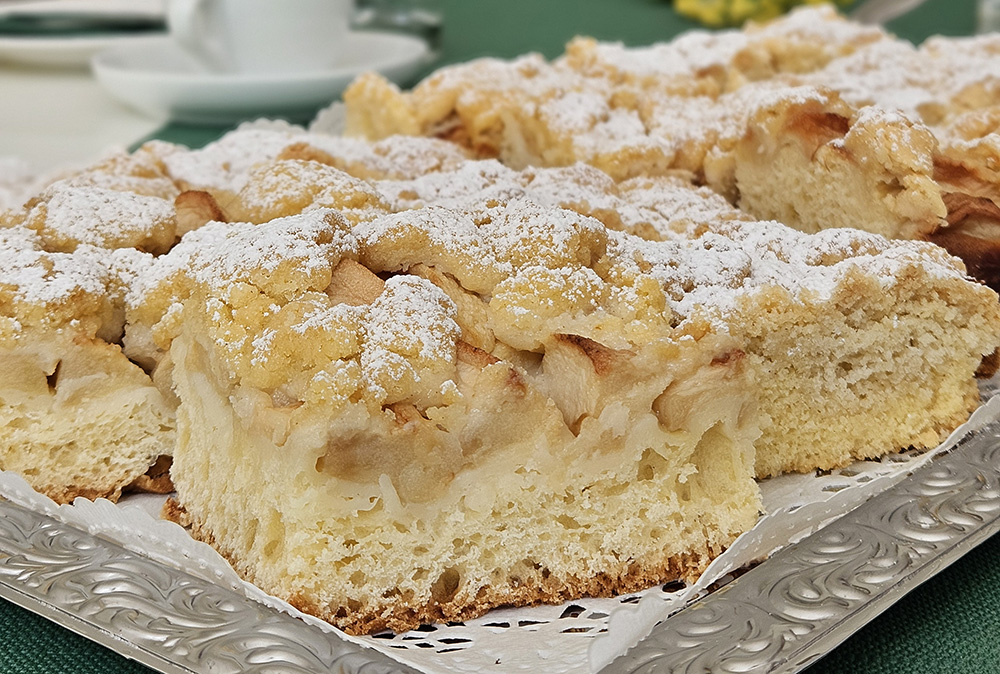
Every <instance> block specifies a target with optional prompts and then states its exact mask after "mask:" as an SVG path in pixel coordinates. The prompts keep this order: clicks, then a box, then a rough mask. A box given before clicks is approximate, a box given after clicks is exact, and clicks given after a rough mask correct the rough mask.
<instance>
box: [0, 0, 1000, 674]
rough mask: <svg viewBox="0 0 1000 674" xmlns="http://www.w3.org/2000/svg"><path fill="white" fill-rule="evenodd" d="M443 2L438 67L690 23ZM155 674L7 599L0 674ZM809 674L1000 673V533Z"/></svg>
mask: <svg viewBox="0 0 1000 674" xmlns="http://www.w3.org/2000/svg"><path fill="white" fill-rule="evenodd" d="M439 5H440V6H441V8H442V10H443V13H444V29H443V35H442V48H441V62H442V63H449V62H456V61H462V60H466V59H469V58H473V57H477V56H485V55H489V56H499V57H513V56H516V55H518V54H521V53H524V52H528V51H537V52H541V53H542V54H544V55H546V56H548V57H554V56H557V55H558V54H559V53H561V51H562V48H563V46H564V45H565V43H566V42H567V41H569V40H570V39H571V38H573V37H574V36H575V35H591V36H593V37H596V38H599V39H603V40H617V41H622V42H624V43H626V44H630V45H640V44H647V43H650V42H654V41H657V40H666V39H670V38H671V37H672V36H674V35H676V34H677V33H678V32H680V31H682V30H686V29H688V28H691V27H693V24H691V23H690V22H688V21H686V20H683V19H681V18H680V17H678V16H677V15H676V14H675V13H674V12H673V11H672V9H671V7H670V4H669V3H668V2H666V1H665V0H575V1H570V0H505V1H504V2H485V1H483V0H439ZM974 21H975V3H974V2H973V0H929V1H928V2H926V3H925V4H924V5H923V6H922V7H920V8H918V9H917V10H915V11H914V12H912V13H911V14H910V15H908V16H906V17H904V18H902V19H900V20H897V21H895V22H893V23H892V24H890V26H889V27H890V29H891V30H892V31H894V32H895V33H897V34H898V35H900V36H902V37H905V38H907V39H910V40H913V41H915V42H919V41H921V40H923V39H924V38H926V37H927V36H929V35H932V34H947V35H967V34H969V33H971V32H972V30H973V28H974ZM223 131H225V129H221V128H200V127H185V126H179V125H170V126H167V127H165V128H163V129H161V130H160V131H159V132H157V133H156V134H155V137H157V138H160V139H163V140H169V141H172V142H179V143H184V144H187V145H190V146H200V145H203V144H204V143H206V142H209V141H211V140H213V139H214V138H216V137H218V135H219V134H220V133H222V132H223ZM585 669H586V668H585V665H584V663H581V671H585ZM149 671H151V670H149V669H147V668H145V667H143V666H142V665H139V664H137V663H135V662H132V661H130V660H127V659H125V658H123V657H122V656H120V655H117V654H116V653H114V652H112V651H110V650H108V649H106V648H104V647H103V646H100V645H97V644H95V643H93V642H90V641H88V640H86V639H84V638H82V637H79V636H77V635H75V634H72V633H71V632H69V631H67V630H65V629H63V628H61V627H59V626H57V625H55V624H54V623H51V622H49V621H48V620H46V619H44V618H41V617H39V616H36V615H34V614H32V613H30V612H28V611H25V610H23V609H21V608H19V607H17V606H14V605H12V604H10V603H8V602H6V601H2V600H0V674H91V673H93V674H98V673H101V674H125V673H132V672H149ZM808 671H809V672H810V674H832V673H835V672H851V673H852V674H864V673H867V672H872V673H878V674H881V673H883V672H884V673H890V672H891V673H899V674H909V673H912V674H927V673H934V672H942V673H944V672H958V673H966V672H967V673H970V674H980V673H981V674H992V673H998V674H1000V535H998V536H994V537H993V538H992V539H990V540H988V541H987V542H985V543H983V544H982V545H980V546H979V547H978V548H976V549H975V550H973V551H972V552H970V553H968V554H967V555H966V556H965V557H963V558H962V559H960V560H959V561H957V562H956V563H955V564H953V565H952V566H951V567H949V568H948V569H946V570H945V571H943V572H942V573H940V574H938V575H937V576H935V577H934V578H932V579H931V580H930V581H928V582H926V583H924V584H923V585H921V586H920V587H918V588H917V589H915V590H913V591H912V592H911V593H910V594H908V595H906V596H905V597H903V598H902V599H901V600H900V601H899V602H898V603H897V604H895V605H894V606H893V607H891V608H890V609H888V610H887V611H886V612H885V613H883V614H882V615H881V616H879V617H878V618H876V619H875V620H873V621H872V622H871V623H869V624H868V625H867V626H865V627H864V628H863V629H862V630H861V631H859V632H858V633H856V634H855V635H853V636H852V637H850V638H849V639H848V640H847V641H846V642H844V643H843V644H842V645H841V646H839V647H838V648H836V649H834V650H833V651H832V652H831V653H830V654H828V655H827V656H826V657H825V658H823V659H822V660H820V661H819V662H817V663H816V664H814V665H813V666H812V667H810V668H809V670H808ZM539 674H544V673H539Z"/></svg>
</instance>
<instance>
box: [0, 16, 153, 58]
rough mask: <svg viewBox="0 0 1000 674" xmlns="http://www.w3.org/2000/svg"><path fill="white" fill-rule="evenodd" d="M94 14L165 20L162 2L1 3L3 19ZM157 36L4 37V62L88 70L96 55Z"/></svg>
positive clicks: (0, 49) (0, 39)
mask: <svg viewBox="0 0 1000 674" xmlns="http://www.w3.org/2000/svg"><path fill="white" fill-rule="evenodd" d="M65 12H69V13H74V14H81V15H86V14H92V15H93V16H95V17H100V16H102V15H105V14H107V15H115V14H116V13H122V12H126V13H128V14H133V15H139V16H148V17H149V18H157V17H162V16H163V4H162V2H160V0H42V1H40V2H4V1H3V0H0V19H2V18H3V17H5V16H7V15H10V14H18V13H21V14H23V13H30V14H37V15H40V16H44V15H46V14H61V13H65ZM152 35H153V34H151V33H145V34H141V35H140V34H136V33H128V32H117V33H116V32H108V33H94V34H92V35H90V34H86V33H80V34H78V35H54V34H49V33H45V34H38V35H28V34H24V35H3V36H0V61H10V62H14V63H20V64H24V65H32V66H46V67H57V68H86V67H87V66H88V65H89V64H90V59H91V58H93V57H94V55H95V54H97V53H98V52H101V51H103V50H105V49H109V48H111V47H115V46H119V45H127V44H131V43H134V42H136V41H137V40H146V39H149V38H150V37H151V36H152Z"/></svg>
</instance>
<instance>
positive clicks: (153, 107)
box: [91, 31, 430, 124]
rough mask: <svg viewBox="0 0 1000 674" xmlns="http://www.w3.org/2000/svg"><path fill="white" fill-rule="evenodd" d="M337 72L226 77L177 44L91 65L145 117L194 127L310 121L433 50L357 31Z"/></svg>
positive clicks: (106, 56)
mask: <svg viewBox="0 0 1000 674" xmlns="http://www.w3.org/2000/svg"><path fill="white" fill-rule="evenodd" d="M347 41H348V45H347V49H346V53H347V54H348V56H347V57H346V58H345V60H344V62H343V63H342V64H341V65H339V66H338V67H336V68H332V69H328V70H319V71H315V72H303V73H297V74H293V75H253V74H223V73H214V72H209V71H207V70H205V69H204V68H203V67H202V66H200V65H199V64H198V63H197V62H196V61H195V60H194V59H193V58H192V57H191V56H189V55H188V54H187V53H185V52H184V51H183V50H182V49H181V48H180V47H178V46H177V45H176V44H175V43H174V42H173V41H172V40H171V39H170V38H167V37H149V38H146V39H144V40H142V41H141V42H139V43H135V44H131V45H127V46H121V47H117V48H114V49H110V50H108V51H105V52H101V53H100V54H98V55H97V56H95V57H94V59H93V60H92V61H91V66H92V68H93V71H94V75H95V76H96V77H97V81H98V82H100V83H101V85H103V86H104V88H105V89H106V90H107V91H108V92H109V93H110V94H111V95H112V96H113V97H114V98H116V99H117V100H119V101H121V102H122V103H124V104H126V105H128V106H130V107H133V108H135V109H137V110H139V111H141V112H145V113H147V114H150V115H153V116H156V117H166V118H168V119H170V120H172V121H176V122H186V123H192V124H229V123H233V122H236V121H240V120H244V119H250V118H255V117H269V116H276V117H288V118H300V119H305V118H307V117H309V116H311V115H312V114H314V113H315V112H316V110H317V109H319V108H320V107H322V106H324V105H326V104H328V103H331V102H333V101H334V100H336V99H337V97H338V96H340V94H341V93H342V92H343V90H344V89H345V88H346V87H347V85H348V84H350V83H351V81H352V80H353V79H354V78H355V77H357V76H358V75H359V74H361V73H363V72H366V71H372V70H373V71H377V72H380V73H382V74H383V75H385V76H386V77H387V78H389V79H390V80H394V81H405V80H407V79H409V78H411V77H413V76H414V75H416V74H417V73H418V72H419V70H420V69H421V68H422V67H424V66H425V65H426V64H427V63H428V62H429V59H430V50H429V49H428V47H427V44H426V43H425V42H423V41H422V40H419V39H417V38H413V37H409V36H405V35H398V34H393V33H377V32H367V31H365V32H361V31H359V32H355V33H351V34H349V35H348V37H347Z"/></svg>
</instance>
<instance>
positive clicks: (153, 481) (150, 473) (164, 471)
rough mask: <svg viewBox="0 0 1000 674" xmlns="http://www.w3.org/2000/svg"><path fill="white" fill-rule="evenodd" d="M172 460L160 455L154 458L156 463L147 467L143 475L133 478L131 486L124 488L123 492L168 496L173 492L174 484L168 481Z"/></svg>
mask: <svg viewBox="0 0 1000 674" xmlns="http://www.w3.org/2000/svg"><path fill="white" fill-rule="evenodd" d="M171 463H173V458H172V457H170V456H166V455H161V456H159V457H157V458H156V462H155V463H154V464H153V465H152V466H150V467H149V470H147V471H146V472H145V473H143V474H142V475H140V476H139V477H137V478H135V480H133V481H132V484H130V485H128V486H127V487H125V491H138V492H145V493H148V494H169V493H171V492H172V491H173V490H174V483H173V482H172V481H171V480H170V464H171Z"/></svg>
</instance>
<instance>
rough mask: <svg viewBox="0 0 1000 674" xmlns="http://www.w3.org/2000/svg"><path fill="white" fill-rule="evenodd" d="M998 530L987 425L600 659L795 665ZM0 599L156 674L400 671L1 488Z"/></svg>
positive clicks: (992, 429) (633, 668) (759, 668)
mask: <svg viewBox="0 0 1000 674" xmlns="http://www.w3.org/2000/svg"><path fill="white" fill-rule="evenodd" d="M998 530H1000V421H996V422H992V423H990V424H988V425H986V426H985V427H983V428H980V429H979V430H977V431H974V432H972V433H971V434H969V435H968V436H966V437H965V438H963V439H962V440H961V441H960V442H959V443H958V445H957V446H956V447H955V448H954V449H953V450H952V451H951V452H949V453H948V454H945V455H944V456H941V457H939V458H937V459H936V460H935V461H933V462H931V463H930V464H928V465H926V466H924V467H923V468H921V469H919V470H917V471H916V472H915V473H914V474H913V475H911V476H910V477H908V478H906V479H905V480H903V481H902V482H900V483H898V484H897V485H896V486H894V487H892V488H891V489H889V490H887V491H885V492H883V493H881V494H879V495H877V496H875V497H874V498H872V499H871V500H869V501H868V502H866V503H864V504H863V505H861V506H859V507H857V508H855V509H853V510H852V511H851V512H849V513H847V514H846V515H844V516H843V517H841V518H840V519H837V520H836V521H834V522H832V523H831V524H828V525H827V526H826V527H824V528H823V529H821V530H820V531H818V532H817V533H815V534H813V535H812V536H809V537H807V538H805V539H803V540H802V541H800V542H799V543H797V544H795V545H791V546H788V547H786V548H784V549H783V550H781V551H780V552H778V553H777V554H775V555H773V556H772V557H771V558H770V559H768V560H767V561H765V562H763V563H762V564H759V565H758V566H756V567H755V568H753V569H751V570H750V571H749V572H747V573H745V574H743V575H741V576H739V577H738V578H737V579H736V580H733V581H732V582H730V583H728V584H727V585H725V586H724V587H722V588H721V589H719V590H716V591H715V592H713V593H712V594H709V595H708V596H706V597H704V598H702V599H700V600H699V601H697V602H695V603H694V604H692V605H691V606H689V607H688V608H686V609H684V610H682V611H680V612H678V613H676V614H675V615H673V616H671V617H670V618H668V619H666V620H664V621H663V622H662V623H660V624H659V625H658V626H657V627H656V628H654V630H653V632H652V633H651V634H650V635H649V636H647V637H646V638H645V639H644V640H643V641H642V642H640V644H639V645H638V646H636V647H635V648H633V649H631V650H630V651H629V652H628V653H626V654H625V655H623V656H621V657H619V658H618V659H616V660H615V661H614V662H612V663H611V664H610V665H608V666H607V667H606V668H605V669H604V670H602V671H603V672H604V673H605V674H624V673H626V672H644V673H651V672H675V671H676V672H705V671H720V672H794V671H799V670H801V669H802V668H804V667H806V666H807V665H808V664H809V663H811V662H813V661H815V659H817V658H818V657H820V656H822V654H824V653H826V652H827V651H829V650H830V649H831V648H833V647H834V646H835V645H836V644H838V643H840V642H841V641H843V640H844V639H846V638H847V637H848V636H849V635H850V634H851V633H853V632H854V631H855V630H856V629H858V628H859V627H861V626H862V625H864V624H865V623H866V622H867V621H869V620H870V619H871V618H873V617H874V616H875V615H877V614H878V613H880V612H881V611H883V610H885V609H886V608H887V607H888V606H890V605H891V604H892V603H893V602H895V601H896V600H898V599H899V597H900V596H902V595H903V594H904V593H905V592H906V591H907V590H909V589H912V588H913V587H915V586H916V585H918V584H919V583H920V582H922V581H923V580H926V579H927V578H929V577H930V576H932V575H933V574H935V573H937V572H938V571H940V570H941V569H943V568H944V567H946V566H947V565H948V564H949V563H950V562H952V561H954V560H955V559H958V558H959V557H960V556H961V555H962V554H964V553H965V552H967V551H968V550H970V549H971V548H972V547H974V546H975V545H976V544H978V543H980V542H982V541H983V540H985V539H986V538H987V537H989V536H990V535H991V534H992V533H994V532H996V531H998ZM0 596H3V597H5V598H6V599H9V600H11V601H13V602H14V603H17V604H19V605H21V606H24V607H26V608H28V609H30V610H33V611H35V612H37V613H40V614H42V615H44V616H46V617H48V618H50V619H52V620H55V621H56V622H58V623H60V624H62V625H64V626H66V627H68V628H70V629H72V630H74V631H76V632H78V633H80V634H83V635H84V636H87V637H89V638H91V639H94V640H96V641H99V642H101V643H103V644H105V645H107V646H109V647H111V648H112V649H114V650H116V651H118V652H121V653H123V654H125V655H127V656H128V657H131V658H133V659H135V660H137V661H139V662H142V663H143V664H146V665H148V666H150V667H152V668H154V669H157V670H159V671H162V672H168V673H171V674H173V673H177V672H184V673H195V672H196V673H202V672H213V673H214V672H223V673H228V672H268V673H269V672H291V673H298V672H302V673H306V672H345V673H348V672H350V673H353V672H358V673H363V674H381V673H388V672H402V673H407V674H409V673H412V672H414V671H415V670H413V669H411V668H409V667H407V666H405V665H401V664H399V663H397V662H395V661H393V660H391V659H390V658H388V657H387V656H385V655H383V654H381V653H379V652H376V651H373V650H370V649H365V648H363V647H361V646H358V645H357V644H354V643H349V642H347V641H344V640H342V639H340V638H339V637H338V636H337V635H335V634H331V633H329V632H326V631H323V630H320V629H319V628H317V627H315V626H313V625H309V624H306V623H305V622H303V621H301V620H299V619H297V618H294V617H292V616H289V615H287V614H285V613H282V612H281V611H278V610H276V609H274V608H271V607H268V606H264V605H263V604H259V603H257V602H253V601H248V600H247V599H246V598H245V597H244V596H243V595H241V594H239V593H237V592H235V591H234V590H232V589H229V588H225V587H222V586H220V585H219V584H217V583H213V582H211V581H210V580H206V579H202V578H199V577H196V576H193V575H190V574H187V573H185V572H183V571H180V570H177V569H174V568H172V567H169V566H165V565H163V564H161V563H159V562H156V561H153V560H151V559H148V558H146V557H144V556H142V555H140V554H136V553H134V552H130V551H128V550H126V549H125V548H123V547H121V546H119V545H117V544H115V543H113V542H110V541H108V540H104V539H103V538H101V537H97V536H93V535H91V534H88V533H86V532H83V531H80V530H78V529H76V528H74V527H72V526H69V525H67V524H63V523H61V522H59V521H57V520H55V519H53V518H51V517H48V516H46V515H43V514H39V513H37V512H34V511H32V510H29V509H27V508H24V507H21V506H18V505H16V504H14V503H11V502H9V501H5V500H0ZM586 669H587V667H586V664H585V663H581V671H586Z"/></svg>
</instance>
